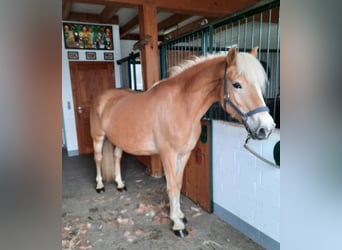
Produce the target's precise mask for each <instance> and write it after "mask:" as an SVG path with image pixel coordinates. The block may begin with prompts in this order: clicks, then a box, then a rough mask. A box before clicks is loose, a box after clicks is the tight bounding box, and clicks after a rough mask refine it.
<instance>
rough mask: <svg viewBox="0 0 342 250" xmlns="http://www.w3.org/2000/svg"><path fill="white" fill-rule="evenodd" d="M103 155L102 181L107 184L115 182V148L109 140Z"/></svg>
mask: <svg viewBox="0 0 342 250" xmlns="http://www.w3.org/2000/svg"><path fill="white" fill-rule="evenodd" d="M102 155H103V156H102V169H101V170H102V171H101V172H102V179H103V180H104V181H105V182H110V181H114V179H115V171H114V146H113V144H112V143H111V142H110V141H109V140H108V139H107V138H106V139H105V141H104V143H103V149H102Z"/></svg>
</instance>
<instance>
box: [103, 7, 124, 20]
mask: <svg viewBox="0 0 342 250" xmlns="http://www.w3.org/2000/svg"><path fill="white" fill-rule="evenodd" d="M119 9H120V7H119V6H118V5H116V4H108V5H106V7H105V8H104V9H103V10H102V12H101V13H100V19H101V20H102V22H106V21H109V20H110V19H111V18H112V17H113V16H114V15H115V14H116V12H118V10H119Z"/></svg>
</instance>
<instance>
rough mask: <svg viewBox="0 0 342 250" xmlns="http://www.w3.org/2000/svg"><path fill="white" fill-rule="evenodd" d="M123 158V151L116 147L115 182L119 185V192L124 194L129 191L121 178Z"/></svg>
mask: <svg viewBox="0 0 342 250" xmlns="http://www.w3.org/2000/svg"><path fill="white" fill-rule="evenodd" d="M121 158H122V150H121V148H118V147H115V149H114V167H115V182H116V185H117V190H118V191H120V192H122V191H123V190H125V191H126V190H127V189H126V186H125V182H124V181H123V180H122V178H121Z"/></svg>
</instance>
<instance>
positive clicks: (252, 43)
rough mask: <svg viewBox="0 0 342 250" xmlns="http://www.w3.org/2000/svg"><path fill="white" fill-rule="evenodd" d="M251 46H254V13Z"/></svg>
mask: <svg viewBox="0 0 342 250" xmlns="http://www.w3.org/2000/svg"><path fill="white" fill-rule="evenodd" d="M251 48H254V15H253V16H252V35H251Z"/></svg>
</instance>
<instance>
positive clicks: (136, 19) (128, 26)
mask: <svg viewBox="0 0 342 250" xmlns="http://www.w3.org/2000/svg"><path fill="white" fill-rule="evenodd" d="M138 26H139V15H137V16H135V17H133V18H132V19H131V20H130V21H128V22H127V23H126V24H125V25H124V26H123V27H122V28H120V38H122V37H124V36H126V35H127V34H128V33H129V32H130V31H132V30H134V29H135V28H136V27H138Z"/></svg>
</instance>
